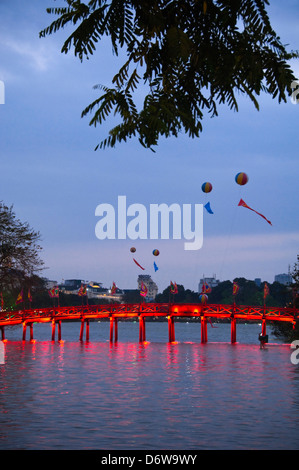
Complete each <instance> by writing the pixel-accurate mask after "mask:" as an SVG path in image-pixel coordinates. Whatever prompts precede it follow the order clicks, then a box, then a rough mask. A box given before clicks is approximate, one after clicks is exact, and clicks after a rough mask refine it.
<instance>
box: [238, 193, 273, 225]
mask: <svg viewBox="0 0 299 470" xmlns="http://www.w3.org/2000/svg"><path fill="white" fill-rule="evenodd" d="M238 206H242V207H246V208H247V209H249V210H251V211H253V212H255V213H256V214H258V215H260V216H261V217H263V219H265V220H266V221H267V222H268V224H270V225H272V223H271V222H270V220H268V219H266V217H265V216H264V215H263V214H260V213H259V212H257V211H255V210H254V209H251V207H249V206H248V205H247V204H246V202H244V201H243V199H240V202H239V204H238Z"/></svg>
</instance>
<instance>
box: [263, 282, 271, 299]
mask: <svg viewBox="0 0 299 470" xmlns="http://www.w3.org/2000/svg"><path fill="white" fill-rule="evenodd" d="M269 293H270V291H269V286H268V284H267V283H266V282H265V284H264V299H265V298H266V297H267V295H269Z"/></svg>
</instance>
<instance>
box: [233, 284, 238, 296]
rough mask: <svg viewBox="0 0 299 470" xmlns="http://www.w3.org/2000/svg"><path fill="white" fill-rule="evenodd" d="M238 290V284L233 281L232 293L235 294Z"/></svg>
mask: <svg viewBox="0 0 299 470" xmlns="http://www.w3.org/2000/svg"><path fill="white" fill-rule="evenodd" d="M238 292H239V285H238V284H237V283H236V282H234V283H233V295H237V293H238Z"/></svg>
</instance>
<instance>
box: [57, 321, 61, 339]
mask: <svg viewBox="0 0 299 470" xmlns="http://www.w3.org/2000/svg"><path fill="white" fill-rule="evenodd" d="M57 326H58V328H57V329H58V341H61V321H60V320H59V321H58V322H57Z"/></svg>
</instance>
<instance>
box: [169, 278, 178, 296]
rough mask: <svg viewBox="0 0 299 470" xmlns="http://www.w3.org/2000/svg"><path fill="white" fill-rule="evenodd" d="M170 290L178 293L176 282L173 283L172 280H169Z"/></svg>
mask: <svg viewBox="0 0 299 470" xmlns="http://www.w3.org/2000/svg"><path fill="white" fill-rule="evenodd" d="M170 292H171V293H172V294H177V293H178V286H177V285H176V282H175V283H173V282H172V281H170Z"/></svg>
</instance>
